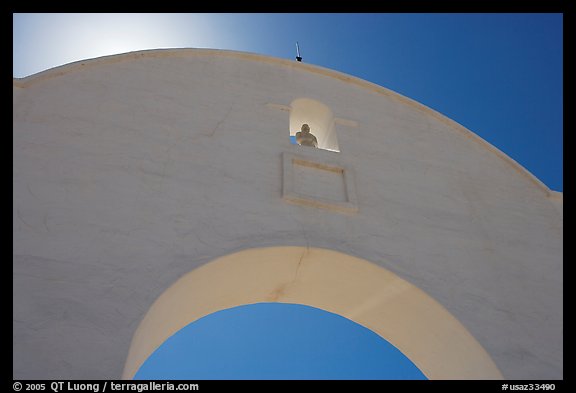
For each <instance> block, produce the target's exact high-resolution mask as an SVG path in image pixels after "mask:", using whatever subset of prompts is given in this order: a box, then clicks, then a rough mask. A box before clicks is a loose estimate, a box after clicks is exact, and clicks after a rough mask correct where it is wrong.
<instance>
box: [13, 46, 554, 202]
mask: <svg viewBox="0 0 576 393" xmlns="http://www.w3.org/2000/svg"><path fill="white" fill-rule="evenodd" d="M183 55H187V56H202V55H203V56H227V57H237V58H241V59H245V60H252V61H262V62H265V63H270V64H278V65H283V66H289V67H296V68H299V69H301V70H305V71H309V72H312V73H315V74H320V75H324V76H327V77H331V78H335V79H338V80H340V81H343V82H348V83H351V84H354V85H356V86H359V87H362V88H365V89H368V90H371V91H373V92H376V93H378V94H383V95H385V96H387V97H390V98H393V99H395V100H397V101H399V102H401V103H403V104H405V105H408V106H412V107H414V108H415V109H418V110H420V111H422V112H424V113H426V114H428V115H430V116H432V117H434V118H436V119H437V120H439V121H441V122H443V123H445V124H446V125H448V126H450V127H452V128H454V129H456V130H457V131H459V132H460V133H462V134H463V135H464V136H466V137H468V138H471V139H472V140H474V141H475V142H477V143H479V144H480V145H482V146H483V147H485V148H487V149H488V150H490V151H492V152H493V153H495V154H496V155H497V156H498V157H499V158H501V159H503V160H504V161H506V162H508V163H509V164H510V165H512V167H513V168H514V169H516V170H517V171H518V172H519V173H522V174H524V175H525V176H527V177H528V178H529V180H531V182H532V183H533V184H535V185H536V186H537V187H538V188H540V189H541V190H543V191H544V192H545V194H546V196H547V197H548V198H553V199H558V198H559V197H558V194H561V195H562V193H561V192H558V191H554V190H551V189H550V188H549V187H548V186H547V185H546V184H544V183H543V182H542V181H541V180H540V179H538V178H537V177H536V176H534V175H533V174H532V173H531V172H530V171H528V170H527V169H526V168H525V167H523V166H522V165H520V164H519V163H518V162H516V161H515V160H514V159H512V158H511V157H510V156H508V155H507V154H506V153H504V152H502V151H501V150H500V149H498V148H497V147H495V146H494V145H492V144H490V143H489V142H487V141H486V140H484V139H482V138H481V137H480V136H478V135H477V134H475V133H474V132H472V131H471V130H469V129H467V128H466V127H464V126H463V125H461V124H460V123H458V122H456V121H454V120H452V119H450V118H449V117H447V116H445V115H443V114H441V113H440V112H438V111H436V110H434V109H431V108H430V107H428V106H426V105H424V104H421V103H419V102H418V101H415V100H413V99H411V98H408V97H406V96H403V95H402V94H400V93H397V92H395V91H392V90H390V89H388V88H385V87H383V86H380V85H377V84H375V83H372V82H369V81H366V80H364V79H361V78H358V77H355V76H352V75H348V74H345V73H343V72H340V71H335V70H332V69H329V68H324V67H321V66H317V65H312V64H307V63H301V62H296V61H293V60H289V59H282V58H278V57H272V56H266V55H261V54H257V53H251V52H240V51H234V50H225V49H205V48H162V49H144V50H138V51H133V52H126V53H119V54H113V55H106V56H101V57H96V58H91V59H85V60H79V61H75V62H72V63H68V64H64V65H61V66H57V67H54V68H50V69H47V70H44V71H41V72H38V73H36V74H32V75H29V76H26V77H24V78H13V81H12V83H13V87H18V88H26V87H29V86H30V85H32V84H34V83H37V82H40V81H43V80H46V79H50V78H55V77H59V76H62V75H65V74H68V73H70V72H74V71H77V70H80V69H84V68H86V67H92V66H97V65H101V64H112V63H118V62H121V61H128V60H134V59H138V58H142V57H182V56H183ZM561 199H562V198H561Z"/></svg>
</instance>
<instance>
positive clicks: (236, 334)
mask: <svg viewBox="0 0 576 393" xmlns="http://www.w3.org/2000/svg"><path fill="white" fill-rule="evenodd" d="M174 359H178V361H177V362H175V361H174ZM135 379H195V380H196V379H258V380H261V379H300V380H303V379H323V380H327V379H328V380H335V379H402V380H404V379H427V378H426V377H425V376H424V374H423V373H422V372H421V371H420V370H419V369H418V368H417V367H416V366H415V365H414V363H412V362H411V361H410V360H409V359H408V358H407V357H405V356H404V355H403V354H402V352H400V351H399V350H398V349H397V348H396V347H394V346H393V345H391V344H390V343H389V342H388V341H386V340H384V339H383V338H381V337H380V336H378V335H377V334H376V333H374V332H372V331H371V330H369V329H367V328H365V327H362V326H360V325H358V324H356V323H355V322H352V321H351V320H349V319H346V318H344V317H341V316H339V315H336V314H332V313H329V312H327V311H323V310H320V309H318V308H314V307H309V306H303V305H297V304H285V303H258V304H251V305H246V306H240V307H235V308H230V309H227V310H222V311H218V312H215V313H213V314H210V315H208V316H206V317H204V318H201V319H199V320H198V321H195V322H193V323H191V324H190V325H188V326H187V327H185V328H183V329H181V330H180V331H179V332H178V333H176V334H174V335H173V336H172V337H170V338H169V339H168V340H167V341H166V342H165V343H164V344H163V345H162V346H161V347H160V348H159V349H158V350H157V351H156V352H154V353H153V354H152V355H151V356H150V357H149V358H148V360H147V361H146V362H145V363H144V365H143V366H142V367H140V370H139V371H138V373H137V374H136V377H135Z"/></svg>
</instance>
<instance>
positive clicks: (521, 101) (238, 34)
mask: <svg viewBox="0 0 576 393" xmlns="http://www.w3.org/2000/svg"><path fill="white" fill-rule="evenodd" d="M13 21H14V27H13V32H14V34H13V76H14V77H23V76H26V75H30V74H33V73H36V72H39V71H42V70H45V69H48V68H51V67H55V66H58V65H62V64H66V63H69V62H72V61H77V60H82V59H86V58H92V57H99V56H103V55H109V54H114V53H121V52H127V51H133V50H141V49H154V48H178V47H197V48H218V49H231V50H239V51H247V52H254V53H260V54H265V55H269V56H275V57H281V58H289V59H294V57H295V55H296V47H295V42H296V41H298V42H299V43H300V49H301V54H302V57H303V61H304V62H307V63H310V64H315V65H319V66H322V67H327V68H331V69H334V70H337V71H340V72H344V73H347V74H350V75H353V76H357V77H359V78H362V79H365V80H368V81H370V82H373V83H376V84H378V85H381V86H384V87H387V88H389V89H391V90H394V91H396V92H398V93H400V94H403V95H405V96H407V97H410V98H412V99H414V100H416V101H418V102H420V103H422V104H424V105H426V106H429V107H430V108H432V109H435V110H437V111H439V112H440V113H443V114H444V115H446V116H448V117H450V118H451V119H453V120H455V121H457V122H459V123H460V124H462V125H464V126H465V127H467V128H468V129H470V130H471V131H473V132H474V133H476V134H477V135H479V136H480V137H482V138H483V139H485V140H487V141H488V142H490V143H491V144H493V145H494V146H496V147H498V148H499V149H500V150H502V151H503V152H505V153H506V154H507V155H509V156H510V157H511V158H513V159H514V160H516V161H517V162H518V163H520V164H521V165H522V166H524V167H525V168H526V169H527V170H528V171H530V172H531V173H532V174H534V175H535V176H536V177H537V178H538V179H540V180H541V181H542V182H543V183H544V184H546V185H547V186H548V187H550V188H551V189H552V190H555V191H563V171H562V163H563V155H562V147H563V124H562V117H563V106H562V102H563V101H562V100H563V98H562V97H563V96H562V94H563V91H562V88H563V78H562V73H563V69H562V57H563V52H562V47H563V35H562V31H563V16H562V14H530V13H520V14H499V13H492V14H474V13H470V14H454V13H451V14H398V13H393V14H14V17H13Z"/></svg>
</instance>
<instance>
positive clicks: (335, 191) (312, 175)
mask: <svg viewBox="0 0 576 393" xmlns="http://www.w3.org/2000/svg"><path fill="white" fill-rule="evenodd" d="M282 180H283V187H282V191H283V192H282V197H283V198H284V199H285V200H286V201H288V202H290V203H294V204H298V205H307V206H313V207H317V208H322V209H328V210H333V211H338V212H341V213H353V212H356V211H357V210H358V205H357V201H356V191H355V188H354V182H353V179H352V172H351V171H350V170H349V169H347V168H345V167H344V166H342V165H340V164H338V163H334V162H327V161H325V160H323V159H322V158H321V157H318V158H310V157H303V156H298V155H295V154H291V153H283V179H282Z"/></svg>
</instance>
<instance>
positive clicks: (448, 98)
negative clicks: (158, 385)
mask: <svg viewBox="0 0 576 393" xmlns="http://www.w3.org/2000/svg"><path fill="white" fill-rule="evenodd" d="M13 21H14V25H13V76H14V77H24V76H27V75H31V74H34V73H37V72H40V71H43V70H45V69H48V68H52V67H55V66H59V65H62V64H66V63H69V62H72V61H77V60H82V59H86V58H93V57H99V56H103V55H110V54H115V53H122V52H128V51H134V50H142V49H155V48H189V47H196V48H217V49H230V50H238V51H247V52H253V53H260V54H264V55H269V56H274V57H280V58H287V59H294V57H295V55H296V48H295V43H296V41H298V42H299V44H300V49H301V55H302V57H303V61H304V62H306V63H310V64H314V65H318V66H322V67H326V68H330V69H334V70H337V71H340V72H344V73H347V74H350V75H353V76H356V77H359V78H362V79H365V80H368V81H370V82H373V83H376V84H378V85H381V86H384V87H386V88H389V89H391V90H394V91H396V92H398V93H400V94H403V95H405V96H407V97H410V98H412V99H414V100H416V101H418V102H420V103H422V104H424V105H426V106H428V107H430V108H432V109H434V110H437V111H438V112H440V113H442V114H444V115H446V116H448V117H449V118H451V119H453V120H455V121H457V122H459V123H460V124H462V125H463V126H465V127H467V128H468V129H470V130H471V131H472V132H474V133H476V134H477V135H479V136H480V137H482V138H483V139H485V140H486V141H488V142H489V143H491V144H493V145H494V146H496V147H497V148H499V149H500V150H502V151H503V152H504V153H506V154H507V155H509V156H510V157H511V158H513V159H514V160H516V161H517V162H518V163H520V164H521V165H522V166H524V167H525V168H526V169H527V170H528V171H530V172H531V173H532V174H534V175H535V176H536V177H537V178H539V179H540V180H541V181H542V182H543V183H544V184H546V185H547V186H548V187H550V188H551V189H552V190H555V191H563V171H562V164H563V155H562V152H563V123H562V120H563V119H562V118H563V91H562V88H563V77H562V74H563V68H562V62H563V52H562V48H563V35H562V31H563V17H562V14H498V13H495V14H14V17H13ZM277 306H278V305H277ZM263 307H264V306H263ZM293 307H294V308H291V309H286V308H277V307H272V306H270V305H268V306H266V307H265V308H260V309H259V308H258V307H256V308H250V307H244V308H240V309H238V310H233V311H230V312H221V313H219V314H218V315H217V314H214V315H213V316H210V317H207V318H205V319H203V320H200V321H198V323H197V324H193V325H190V326H189V328H187V329H185V330H183V331H182V332H180V333H178V334H177V335H176V336H174V337H173V338H172V339H171V340H169V342H167V343H166V344H167V345H173V344H174V343H179V344H178V345H176V346H175V347H173V350H172V352H170V350H169V347H166V348H164V349H162V348H161V349H162V351H161V352H162V353H160V352H158V354H155V355H158V356H161V355H162V356H167V355H170V354H172V355H173V356H172V361H173V362H175V363H167V362H166V360H164V361H162V362H160V363H163V364H164V365H166V364H172V365H173V366H174V367H173V368H172V369H173V370H176V368H175V367H176V365H178V366H182V365H183V364H194V363H190V362H198V361H199V360H201V359H203V361H200V363H197V365H198V367H200V366H201V365H202V364H204V365H206V364H209V362H210V361H215V360H217V359H218V358H217V357H215V356H216V355H217V354H218V352H217V351H216V347H215V346H216V345H217V344H218V342H220V341H221V340H220V341H219V340H212V341H210V340H209V339H208V338H206V336H205V334H206V333H207V332H210V331H212V332H216V331H218V332H220V338H223V337H225V335H226V334H229V333H230V332H229V331H228V330H226V329H227V328H229V327H230V326H240V325H243V326H246V328H245V329H244V330H242V329H240V330H237V331H236V334H237V336H236V339H235V340H232V341H233V342H235V343H236V344H242V341H246V342H252V343H257V342H258V340H259V339H261V340H264V341H260V344H259V345H266V344H263V343H265V342H266V340H267V339H270V337H267V336H265V335H264V334H260V335H259V336H258V335H256V336H254V335H251V336H250V335H249V334H250V333H251V331H252V333H254V332H255V331H257V332H260V331H261V330H258V329H260V328H261V327H263V326H268V327H269V328H270V329H273V331H274V336H273V337H276V341H275V343H276V344H281V343H282V337H289V338H290V340H284V341H285V342H298V343H300V344H301V346H303V347H306V346H308V347H310V346H312V345H318V344H319V343H320V341H319V338H322V335H320V336H318V335H315V334H311V333H316V334H318V333H320V332H331V336H330V337H331V338H332V339H333V340H332V341H330V340H328V339H326V340H323V341H322V343H323V344H324V347H321V346H315V347H314V348H316V350H315V351H314V353H316V354H317V357H315V356H311V355H310V354H308V355H306V354H302V353H301V352H297V351H296V352H294V351H292V352H291V349H290V348H296V347H298V346H296V345H291V346H290V347H283V349H278V350H277V351H276V353H278V351H281V352H282V353H283V356H286V357H288V360H289V361H291V362H292V363H291V364H293V365H295V364H299V365H303V364H306V363H305V362H309V363H308V364H310V367H313V365H314V364H318V361H322V362H323V363H322V365H326V364H328V363H327V362H328V360H329V359H328V360H327V359H326V356H325V355H327V354H331V353H332V354H334V349H335V345H336V346H337V345H338V343H341V341H339V340H342V337H360V338H358V339H357V341H356V342H357V343H358V345H357V346H356V347H354V346H352V347H349V348H347V350H348V351H350V352H349V356H352V357H353V356H355V357H354V359H356V361H355V362H353V363H352V364H350V363H346V362H345V361H344V360H342V359H341V360H340V363H338V362H337V363H336V365H338V364H340V365H344V364H347V365H348V366H349V367H350V368H349V371H350V373H351V374H342V373H341V374H339V375H341V376H342V377H344V376H347V377H351V378H354V376H355V377H356V378H362V376H365V375H366V374H363V373H365V372H366V370H368V369H369V368H370V367H372V366H373V365H374V356H379V355H382V354H386V353H387V355H383V356H384V358H380V362H384V363H382V364H385V363H386V360H383V359H385V358H386V356H388V360H390V359H396V361H397V362H396V363H397V364H399V363H398V362H400V363H401V360H399V359H401V356H399V355H398V354H396V355H393V354H394V351H393V350H391V348H390V347H388V348H387V349H388V352H386V351H385V350H383V351H382V352H381V353H371V352H370V351H372V350H374V351H376V352H377V349H378V348H380V349H385V348H386V345H387V342H386V341H384V340H382V339H380V341H378V340H377V337H374V336H370V335H369V334H368V335H367V336H363V334H365V333H366V332H365V331H363V330H362V329H363V328H361V327H359V326H357V325H355V324H353V323H351V322H350V321H347V322H343V321H342V318H340V319H338V318H331V317H332V316H333V315H326V313H324V312H322V311H320V310H316V309H309V308H306V307H304V306H293ZM298 310H299V312H296V311H298ZM259 313H260V314H259ZM262 316H267V318H268V319H267V320H266V321H265V323H264V322H262V320H258V321H256V322H254V321H255V320H254V319H252V320H251V321H252V322H251V323H252V324H251V325H250V323H248V322H249V321H250V318H257V317H262ZM334 317H335V316H334ZM287 318H288V319H287ZM348 322H349V323H348ZM266 324H269V325H266ZM248 326H252V327H251V328H248ZM300 328H302V329H300ZM358 329H359V330H358ZM242 334H245V335H242ZM203 335H204V336H203ZM193 337H196V338H198V337H203V339H202V340H203V341H202V342H203V345H202V346H200V347H197V348H196V349H197V350H198V351H197V352H195V354H196V358H194V359H185V358H184V357H183V356H184V355H182V354H180V355H177V349H178V348H179V346H180V347H181V346H182V345H185V346H188V345H192V344H190V343H188V344H182V343H186V342H187V341H186V340H193ZM178 340H181V341H178ZM249 340H252V341H249ZM292 340H296V341H292ZM363 340H365V341H363ZM370 340H376V341H370ZM268 342H269V341H268ZM366 342H369V343H372V344H371V345H368V347H363V345H364V344H365V343H366ZM388 345H389V344H388ZM255 347H258V346H257V345H256V344H254V346H253V348H255ZM174 348H175V349H174ZM259 348H261V349H262V347H259ZM367 348H368V349H367ZM356 350H360V352H361V353H364V354H365V356H364V357H362V356H358V353H357V352H354V351H356ZM174 351H176V352H174ZM362 351H363V352H362ZM342 353H344V352H342ZM342 353H340V355H341V354H342ZM188 355H190V354H189V353H188V352H186V356H188ZM219 356H220V358H222V356H224V355H222V352H220V355H219ZM323 356H324V357H323ZM394 356H396V357H394ZM169 357H170V356H169ZM290 357H292V358H290ZM174 359H176V360H174ZM254 359H260V360H262V359H261V358H257V357H250V356H247V357H246V358H245V359H243V360H242V362H240V364H244V363H246V362H249V361H251V360H254ZM150 360H151V361H153V360H154V359H152V358H150ZM288 360H287V361H288ZM183 362H188V363H183ZM151 364H152V363H151ZM246 364H248V363H246ZM250 364H252V368H250V367H248V368H247V369H245V372H244V373H243V374H242V375H244V376H245V377H249V376H250V375H256V374H249V373H248V371H249V370H251V371H253V372H254V373H257V374H258V373H259V374H258V375H259V376H260V377H266V375H268V376H269V377H273V375H275V374H273V373H272V372H271V371H270V370H269V369H267V368H266V367H264V366H266V365H272V364H274V363H273V360H269V361H268V362H267V363H266V362H264V363H261V366H258V367H260V368H258V367H257V366H255V365H254V363H250ZM262 364H264V366H262ZM334 367H336V366H334ZM292 369H293V370H294V374H292V376H293V377H294V378H299V377H301V376H302V374H299V371H298V370H300V369H299V368H295V367H292ZM154 370H155V368H154V367H152V369H151V371H150V372H154ZM156 370H158V369H156ZM196 370H200V369H199V368H196ZM230 370H231V369H230ZM247 370H248V371H247ZM266 370H268V371H266ZM326 370H328V371H326ZM326 370H325V372H330V370H332V371H334V370H336V368H332V369H331V368H330V367H328V368H327V369H326ZM209 371H210V369H209V368H208V369H206V368H204V369H203V371H202V372H205V373H207V372H209ZM380 371H381V370H380ZM266 372H269V373H271V374H266ZM323 372H324V371H323ZM354 373H356V374H354ZM148 375H150V374H148ZM203 375H210V374H203ZM222 375H224V374H222ZM226 375H231V374H226ZM371 375H375V374H371ZM380 375H381V376H382V375H383V374H380ZM288 377H289V376H288Z"/></svg>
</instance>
